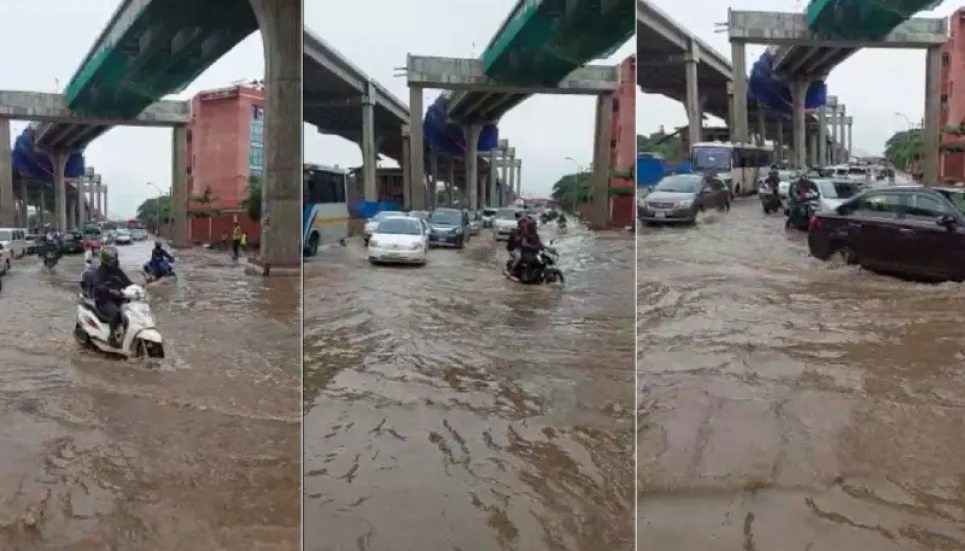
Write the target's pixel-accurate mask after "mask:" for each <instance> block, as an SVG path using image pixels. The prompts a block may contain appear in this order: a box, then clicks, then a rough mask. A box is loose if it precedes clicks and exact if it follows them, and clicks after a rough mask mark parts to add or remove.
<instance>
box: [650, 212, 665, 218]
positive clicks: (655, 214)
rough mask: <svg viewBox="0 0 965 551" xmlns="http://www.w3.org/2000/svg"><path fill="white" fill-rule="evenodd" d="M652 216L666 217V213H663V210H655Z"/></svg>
mask: <svg viewBox="0 0 965 551" xmlns="http://www.w3.org/2000/svg"><path fill="white" fill-rule="evenodd" d="M653 216H654V217H655V218H666V217H667V213H665V212H655V213H653Z"/></svg>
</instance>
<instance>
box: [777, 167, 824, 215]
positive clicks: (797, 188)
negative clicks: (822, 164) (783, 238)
mask: <svg viewBox="0 0 965 551" xmlns="http://www.w3.org/2000/svg"><path fill="white" fill-rule="evenodd" d="M817 195H818V185H817V184H815V183H814V181H813V180H811V179H810V178H808V175H807V172H804V173H802V174H801V177H800V178H798V179H797V181H795V182H792V183H791V186H790V188H789V189H788V191H787V196H788V217H787V222H786V224H785V226H788V227H789V226H792V225H794V221H795V220H798V219H799V217H801V216H804V205H805V204H806V203H807V201H808V199H809V198H810V197H811V196H817Z"/></svg>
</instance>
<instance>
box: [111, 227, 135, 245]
mask: <svg viewBox="0 0 965 551" xmlns="http://www.w3.org/2000/svg"><path fill="white" fill-rule="evenodd" d="M133 242H134V239H133V238H132V237H131V232H129V231H127V230H117V231H115V232H114V243H117V244H118V245H130V244H131V243H133Z"/></svg>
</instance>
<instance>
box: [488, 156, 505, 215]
mask: <svg viewBox="0 0 965 551" xmlns="http://www.w3.org/2000/svg"><path fill="white" fill-rule="evenodd" d="M497 151H499V149H498V148H496V147H493V148H492V149H490V150H489V179H488V180H487V181H486V183H487V184H488V185H489V191H488V192H487V193H486V206H487V207H489V208H499V207H500V206H502V205H500V201H499V191H498V186H497V177H496V174H497V172H496V170H497V168H498V167H497V166H496V163H497V162H498V159H499V158H498V157H497V156H496V153H497Z"/></svg>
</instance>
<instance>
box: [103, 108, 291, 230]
mask: <svg viewBox="0 0 965 551" xmlns="http://www.w3.org/2000/svg"><path fill="white" fill-rule="evenodd" d="M266 110H267V109H266ZM266 143H267V142H266ZM303 177H304V176H303ZM262 203H264V201H262ZM104 215H105V216H106V215H107V194H106V189H105V194H104ZM171 217H172V218H173V220H172V222H173V224H172V226H171V243H172V244H173V245H174V246H175V247H187V246H189V245H190V244H191V243H190V237H189V234H188V129H187V127H185V126H175V127H174V129H173V130H172V132H171ZM262 237H264V230H262Z"/></svg>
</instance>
